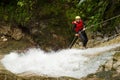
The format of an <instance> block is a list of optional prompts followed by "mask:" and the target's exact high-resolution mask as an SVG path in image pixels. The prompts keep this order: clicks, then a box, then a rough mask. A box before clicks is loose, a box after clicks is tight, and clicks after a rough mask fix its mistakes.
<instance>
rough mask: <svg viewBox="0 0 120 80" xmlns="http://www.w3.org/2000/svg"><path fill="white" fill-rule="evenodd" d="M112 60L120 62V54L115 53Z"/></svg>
mask: <svg viewBox="0 0 120 80" xmlns="http://www.w3.org/2000/svg"><path fill="white" fill-rule="evenodd" d="M113 59H114V60H116V61H120V52H117V53H115V55H114V57H113Z"/></svg>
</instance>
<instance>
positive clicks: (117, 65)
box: [113, 61, 120, 69]
mask: <svg viewBox="0 0 120 80" xmlns="http://www.w3.org/2000/svg"><path fill="white" fill-rule="evenodd" d="M119 66H120V61H117V62H116V63H114V64H113V68H114V69H117V68H118V67H119Z"/></svg>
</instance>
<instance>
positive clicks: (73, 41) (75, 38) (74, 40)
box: [68, 36, 77, 49]
mask: <svg viewBox="0 0 120 80" xmlns="http://www.w3.org/2000/svg"><path fill="white" fill-rule="evenodd" d="M76 40H77V36H75V37H74V38H73V40H72V42H71V44H70V45H69V47H68V48H70V49H71V48H72V46H73V44H74V43H75V42H76Z"/></svg>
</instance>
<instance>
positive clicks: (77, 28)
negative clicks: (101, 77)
mask: <svg viewBox="0 0 120 80" xmlns="http://www.w3.org/2000/svg"><path fill="white" fill-rule="evenodd" d="M72 24H73V30H74V32H75V36H76V38H75V40H76V39H77V38H78V37H79V38H80V39H81V41H82V44H83V45H82V46H83V49H86V48H87V47H86V45H87V42H88V37H87V35H86V32H85V26H84V23H83V21H82V19H81V17H80V16H76V17H75V21H73V22H72ZM71 47H72V45H71V46H70V48H71Z"/></svg>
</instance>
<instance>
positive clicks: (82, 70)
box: [1, 44, 120, 78]
mask: <svg viewBox="0 0 120 80" xmlns="http://www.w3.org/2000/svg"><path fill="white" fill-rule="evenodd" d="M118 46H120V44H116V45H111V46H106V47H101V48H89V49H86V50H80V49H67V50H60V51H58V52H50V53H45V52H44V51H42V50H41V49H29V50H28V51H27V52H25V53H22V54H20V53H16V52H11V53H10V54H8V55H6V56H5V57H4V58H3V59H2V60H1V62H2V64H3V65H4V66H5V68H6V69H8V70H10V71H11V72H13V73H16V74H17V73H23V72H33V73H36V74H39V75H48V76H53V77H60V76H70V77H75V78H81V77H84V76H87V75H88V74H90V73H94V72H96V70H97V69H98V68H99V66H100V65H101V64H104V63H105V61H106V60H108V59H110V58H111V57H112V55H113V54H114V52H107V50H110V49H112V48H116V47H118ZM100 52H101V54H99V55H96V54H98V53H100ZM103 53H104V54H103ZM84 55H87V56H84ZM88 55H91V56H88Z"/></svg>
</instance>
